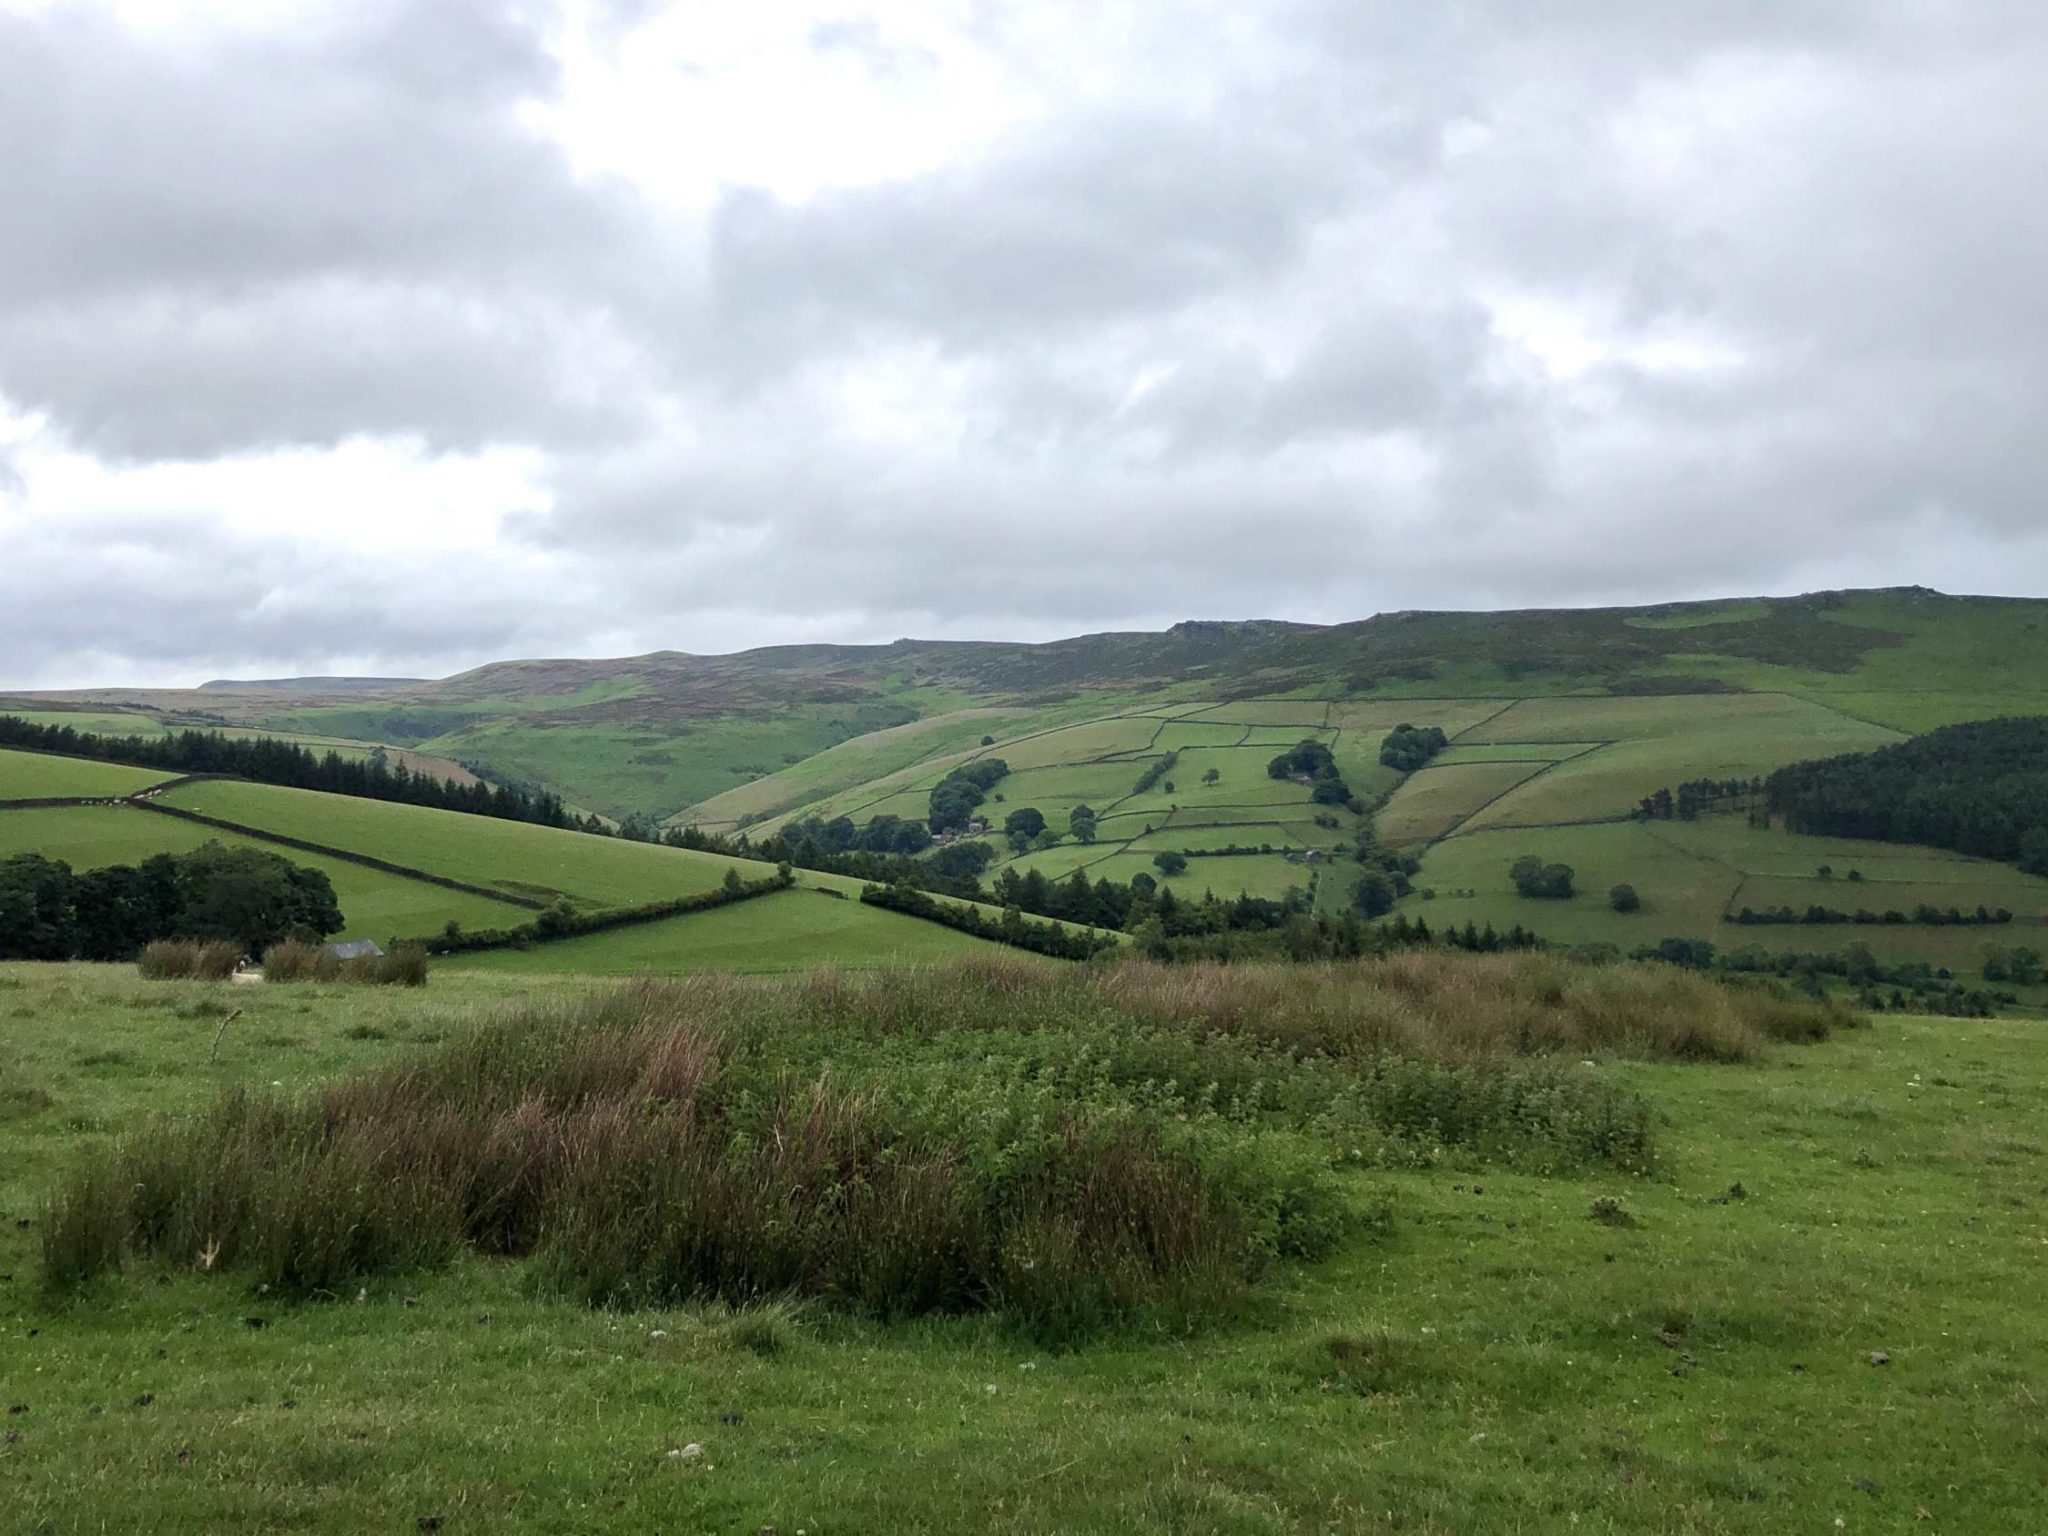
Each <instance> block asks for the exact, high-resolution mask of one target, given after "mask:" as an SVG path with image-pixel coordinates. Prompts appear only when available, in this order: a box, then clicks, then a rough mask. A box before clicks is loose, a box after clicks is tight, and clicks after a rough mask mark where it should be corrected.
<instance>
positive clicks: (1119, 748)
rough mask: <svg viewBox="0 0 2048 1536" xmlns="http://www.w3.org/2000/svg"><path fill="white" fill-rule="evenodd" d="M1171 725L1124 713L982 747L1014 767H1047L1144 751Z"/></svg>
mask: <svg viewBox="0 0 2048 1536" xmlns="http://www.w3.org/2000/svg"><path fill="white" fill-rule="evenodd" d="M1171 728H1172V727H1165V726H1163V725H1162V722H1160V721H1158V720H1154V719H1151V718H1150V717H1148V716H1144V715H1125V716H1118V717H1115V718H1112V719H1107V720H1089V721H1084V722H1082V723H1081V724H1078V725H1069V726H1064V727H1062V728H1060V729H1058V730H1052V731H1038V732H1032V733H1029V734H1026V735H1023V736H1019V737H1015V738H1012V739H1008V740H1006V739H1004V738H1003V737H1000V736H999V737H997V738H996V743H995V745H994V746H991V747H984V748H982V749H981V750H982V754H983V755H985V756H988V757H1000V758H1001V759H1002V760H1003V761H1004V762H1006V763H1008V764H1009V765H1010V767H1011V769H1012V770H1013V771H1018V770H1024V769H1045V768H1051V767H1057V766H1060V765H1062V764H1073V765H1079V764H1084V763H1088V762H1091V761H1093V760H1094V759H1096V758H1100V757H1109V756H1111V755H1113V754H1116V753H1130V752H1145V751H1148V750H1149V749H1150V748H1151V745H1152V738H1153V737H1154V736H1155V735H1156V734H1158V733H1159V732H1160V731H1161V730H1162V729H1171Z"/></svg>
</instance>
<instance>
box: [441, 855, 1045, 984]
mask: <svg viewBox="0 0 2048 1536" xmlns="http://www.w3.org/2000/svg"><path fill="white" fill-rule="evenodd" d="M802 878H803V880H805V881H806V882H809V881H810V880H811V878H812V877H810V876H804V877H802ZM997 953H1003V954H1010V953H1021V952H1019V951H1009V950H1005V949H1004V948H1003V947H1002V946H1000V945H997V944H994V943H991V942H990V941H989V940H987V939H977V938H975V937H973V936H972V935H969V934H964V933H958V932H956V931H954V930H953V929H951V928H945V927H942V926H940V925H939V924H937V923H928V922H925V921H923V920H922V919H919V918H915V917H908V916H905V915H904V914H902V913H900V912H887V911H884V910H882V909H881V908H879V907H870V906H865V905H863V904H862V903H861V902H860V901H859V900H858V899H856V898H853V897H848V896H844V895H840V896H837V897H834V896H826V895H821V894H820V893H819V891H818V890H817V889H816V888H815V887H808V888H803V889H798V890H794V891H783V892H780V893H778V894H776V895H773V896H763V897H759V898H757V899H756V900H753V901H748V902H742V903H740V904H738V905H736V906H730V907H715V908H713V909H712V910H711V911H709V912H696V913H692V914H690V915H689V916H687V917H672V918H669V919H668V920H667V921H665V922H659V923H644V924H639V925H637V926H634V927H631V928H614V929H611V930H609V931H608V932H605V933H594V934H590V935H589V936H587V937H585V938H580V939H565V940H563V941H561V942H559V943H554V944H542V945H537V946H536V947H534V948H532V949H524V950H519V949H501V950H491V951H487V952H484V953H479V954H474V955H463V956H460V957H457V958H453V959H449V960H446V961H443V962H442V967H443V968H444V969H446V970H449V971H451V972H453V971H463V972H468V971H472V970H478V971H490V972H494V973H499V974H504V973H517V974H520V975H569V974H581V975H593V976H616V975H652V976H664V975H682V974H686V973H688V972H691V971H740V972H772V971H801V970H807V969H809V968H810V967H812V966H816V965H834V966H843V967H848V968H851V969H858V970H865V969H869V968H872V967H874V966H881V965H907V964H928V963H930V962H933V961H939V960H951V959H956V958H958V957H960V956H962V955H974V954H997ZM1058 963H1059V962H1057V961H1053V960H1047V961H1044V962H1043V964H1045V965H1047V966H1055V965H1057V964H1058Z"/></svg>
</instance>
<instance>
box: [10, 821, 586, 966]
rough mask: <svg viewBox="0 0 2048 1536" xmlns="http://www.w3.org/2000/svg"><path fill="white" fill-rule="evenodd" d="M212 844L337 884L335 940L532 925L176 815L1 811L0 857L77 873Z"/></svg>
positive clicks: (457, 895)
mask: <svg viewBox="0 0 2048 1536" xmlns="http://www.w3.org/2000/svg"><path fill="white" fill-rule="evenodd" d="M281 793H286V794H298V793H305V791H295V790H286V791H281ZM435 814H446V813H445V812H441V813H435ZM472 819H474V818H472ZM593 841H594V839H593ZM208 842H219V843H225V844H226V845H228V846H229V847H254V848H262V849H265V850H267V851H268V852H271V853H285V854H286V856H287V857H289V858H290V859H291V860H292V862H293V863H296V864H304V865H307V866H309V867H311V868H313V869H317V870H319V871H321V872H322V873H323V874H325V875H326V876H327V878H328V880H329V881H330V882H332V884H333V886H334V895H335V900H336V902H337V903H338V904H339V905H340V907H341V915H342V916H343V918H345V919H346V920H347V921H346V926H345V927H344V928H343V929H342V931H341V932H340V933H339V934H336V935H335V937H336V938H338V939H375V940H377V941H378V942H379V943H384V942H386V941H388V940H389V939H391V938H392V937H394V936H397V937H401V938H417V937H421V936H424V935H427V934H433V933H439V932H440V931H441V930H442V929H443V928H445V927H446V926H447V925H448V924H449V923H451V922H455V923H460V924H462V926H463V927H465V928H472V929H479V928H505V927H510V926H512V925H514V924H516V923H523V922H526V921H529V920H530V919H531V918H532V916H533V913H532V912H530V911H528V910H526V909H525V908H522V907H515V906H512V905H510V904H508V903H505V902H500V901H492V900H490V899H489V898H487V897H483V896H473V895H469V894H467V893H466V892H462V891H451V890H448V889H447V888H445V887H443V886H438V885H431V884H428V883H427V882H425V881H422V880H408V879H406V878H405V877H404V876H402V875H392V874H386V873H384V872H383V871H381V870H375V869H366V868H364V867H363V866H362V865H360V864H351V863H349V862H348V861H347V860H345V859H330V858H326V857H324V856H322V855H320V854H315V853H305V852H302V851H300V850H297V849H291V850H284V849H280V848H279V847H278V846H277V845H276V844H274V843H264V842H261V841H257V840H254V839H250V838H244V837H238V836H236V835H235V834H234V833H231V832H222V831H219V830H217V829H216V828H213V827H204V826H198V825H195V824H194V823H192V822H189V821H180V820H179V819H178V818H176V817H175V816H163V815H159V814H157V813H155V812H153V811H145V810H137V809H134V808H131V807H128V806H63V807H53V808H38V809H34V810H0V858H5V857H8V856H9V855H12V854H17V853H40V854H42V855H44V856H45V857H46V858H51V859H61V860H62V861H63V862H65V863H66V864H69V865H70V866H71V867H72V868H73V869H77V870H86V869H98V868H101V867H102V866H104V865H108V864H139V863H141V862H142V861H143V860H144V859H146V858H149V857H150V856H152V855H153V854H159V853H189V852H190V851H191V850H193V849H194V848H197V847H200V846H201V845H202V844H205V843H208Z"/></svg>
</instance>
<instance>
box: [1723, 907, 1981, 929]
mask: <svg viewBox="0 0 2048 1536" xmlns="http://www.w3.org/2000/svg"><path fill="white" fill-rule="evenodd" d="M1729 921H1730V922H1734V923H1741V924H1742V925H1744V926H1745V927H1770V926H1774V925H1784V924H1788V923H1807V924H1812V925H1813V926H1815V927H1822V926H1825V925H1827V924H1832V923H1856V924H1860V925H1862V926H1865V927H1873V926H1876V925H1879V924H1884V925H1889V926H1894V927H1896V926H1898V925H1900V924H1905V923H1910V924H1912V925H1914V926H1915V927H1920V928H1964V927H1975V926H1982V927H1991V926H1993V925H1995V924H2001V923H2009V922H2011V921H2012V913H2011V912H2010V911H2008V910H2007V909H2006V908H2004V907H1999V908H1997V909H1996V910H1993V909H1992V908H1989V907H1985V906H1981V905H1980V906H1979V907H1978V908H1977V909H1976V911H1974V912H1965V911H1963V910H1962V909H1961V908H1959V907H1936V906H1930V905H1929V904H1928V903H1926V902H1922V903H1921V904H1920V905H1918V906H1916V907H1915V908H1914V909H1913V910H1912V912H1911V914H1910V915H1909V914H1907V913H1904V912H1901V911H1899V910H1898V909H1897V908H1896V907H1893V908H1890V909H1888V910H1886V911H1883V912H1873V911H1871V910H1870V909H1869V908H1868V907H1858V908H1857V909H1856V910H1855V911H1854V912H1843V911H1840V910H1838V909H1836V908H1834V907H1824V906H1821V905H1819V904H1818V903H1816V904H1814V905H1812V906H1809V907H1807V908H1806V910H1805V911H1803V912H1802V911H1800V910H1799V909H1797V908H1795V907H1763V908H1761V909H1759V908H1756V907H1744V908H1743V909H1742V910H1741V911H1740V912H1738V913H1736V914H1735V916H1734V917H1732V918H1730V919H1729Z"/></svg>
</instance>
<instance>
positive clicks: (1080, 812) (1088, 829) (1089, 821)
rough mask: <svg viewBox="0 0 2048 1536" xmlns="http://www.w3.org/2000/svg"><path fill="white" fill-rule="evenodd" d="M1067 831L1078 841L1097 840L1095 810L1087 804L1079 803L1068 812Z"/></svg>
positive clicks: (1090, 841)
mask: <svg viewBox="0 0 2048 1536" xmlns="http://www.w3.org/2000/svg"><path fill="white" fill-rule="evenodd" d="M1067 831H1068V832H1069V833H1070V834H1071V835H1072V837H1073V839H1074V841H1075V842H1077V843H1092V842H1094V841H1095V812H1094V811H1093V810H1092V809H1091V808H1089V807H1088V806H1085V805H1077V806H1075V807H1074V808H1073V810H1071V811H1069V812H1068V813H1067Z"/></svg>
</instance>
